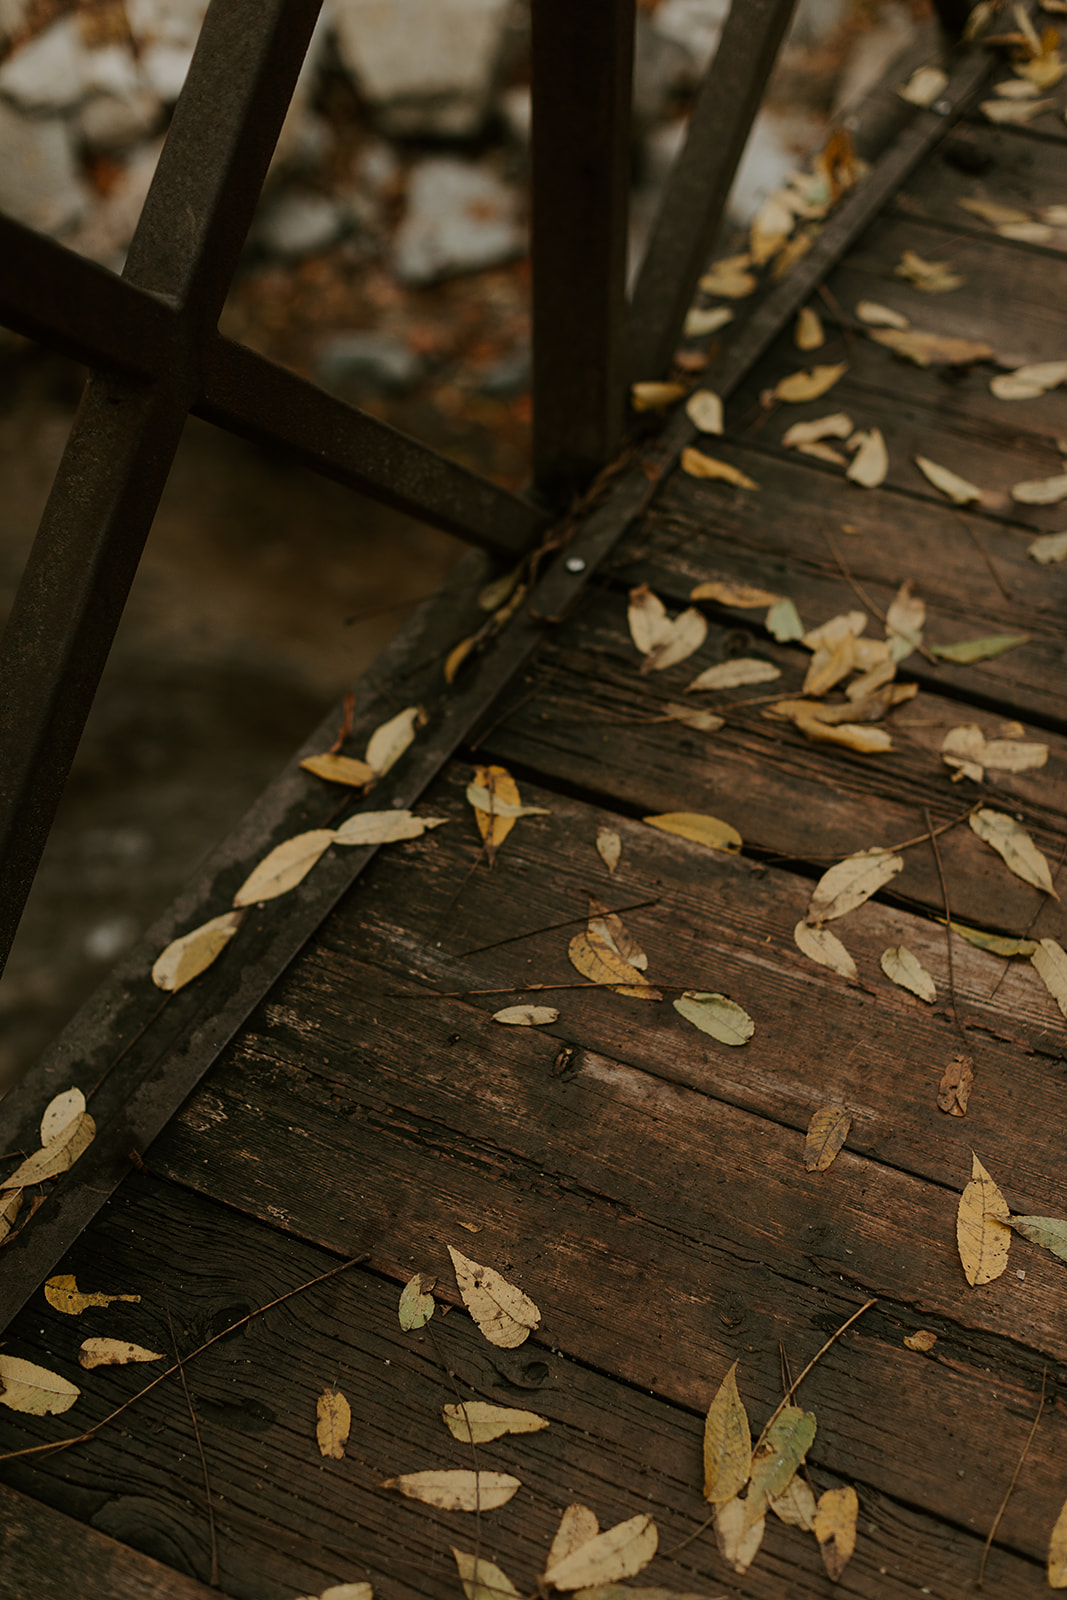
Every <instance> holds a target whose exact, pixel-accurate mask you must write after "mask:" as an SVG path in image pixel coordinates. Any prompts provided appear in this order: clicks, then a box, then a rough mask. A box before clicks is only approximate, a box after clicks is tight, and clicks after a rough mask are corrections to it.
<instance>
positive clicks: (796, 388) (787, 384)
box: [773, 361, 848, 405]
mask: <svg viewBox="0 0 1067 1600" xmlns="http://www.w3.org/2000/svg"><path fill="white" fill-rule="evenodd" d="M847 371H848V362H847V361H840V362H838V363H837V365H836V366H829V367H813V368H812V370H811V371H810V372H792V373H790V375H789V377H788V378H781V379H780V380H779V381H778V383H776V384H775V386H774V390H773V394H774V398H775V399H776V400H785V401H787V402H788V403H789V404H790V405H800V404H802V403H803V402H804V401H805V400H817V399H818V398H819V396H820V395H823V394H826V392H827V390H829V389H832V388H833V386H834V384H835V383H838V382H839V381H840V380H841V379H842V378H843V377H844V375H845V373H846V372H847Z"/></svg>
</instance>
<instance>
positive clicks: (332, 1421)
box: [315, 1389, 352, 1461]
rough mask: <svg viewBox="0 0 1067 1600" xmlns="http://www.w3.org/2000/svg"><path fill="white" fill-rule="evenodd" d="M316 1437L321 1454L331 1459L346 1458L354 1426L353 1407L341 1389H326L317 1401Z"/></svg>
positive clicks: (339, 1459)
mask: <svg viewBox="0 0 1067 1600" xmlns="http://www.w3.org/2000/svg"><path fill="white" fill-rule="evenodd" d="M315 1419H316V1420H315V1438H316V1441H317V1442H318V1446H319V1454H320V1455H321V1456H324V1457H326V1458H328V1459H329V1460H331V1461H341V1460H343V1458H344V1453H345V1445H346V1444H347V1443H348V1435H349V1432H350V1431H351V1427H352V1408H351V1406H350V1405H349V1403H348V1401H347V1400H346V1399H345V1397H344V1395H343V1394H342V1393H341V1391H340V1389H324V1390H323V1391H322V1393H321V1394H320V1395H319V1398H318V1400H317V1401H316V1403H315Z"/></svg>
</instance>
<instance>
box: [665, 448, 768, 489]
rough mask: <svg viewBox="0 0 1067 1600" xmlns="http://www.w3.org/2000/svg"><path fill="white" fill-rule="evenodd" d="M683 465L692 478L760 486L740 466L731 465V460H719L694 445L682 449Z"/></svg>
mask: <svg viewBox="0 0 1067 1600" xmlns="http://www.w3.org/2000/svg"><path fill="white" fill-rule="evenodd" d="M681 467H682V471H683V472H686V473H688V474H689V476H690V477H691V478H721V479H722V480H723V481H724V482H725V483H732V484H734V485H735V487H736V488H738V489H758V488H759V484H758V483H753V481H752V479H751V478H750V477H748V476H747V474H746V473H744V472H742V471H741V468H740V467H734V466H731V464H730V462H729V461H717V460H716V459H715V457H714V456H706V455H705V454H704V452H703V451H702V450H695V449H694V448H693V446H692V445H687V446H686V448H685V449H684V450H683V451H682V456H681Z"/></svg>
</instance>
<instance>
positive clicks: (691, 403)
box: [685, 389, 723, 433]
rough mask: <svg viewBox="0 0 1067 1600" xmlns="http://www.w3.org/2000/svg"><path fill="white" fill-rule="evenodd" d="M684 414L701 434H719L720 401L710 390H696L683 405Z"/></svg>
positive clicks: (720, 428) (720, 420) (720, 419)
mask: <svg viewBox="0 0 1067 1600" xmlns="http://www.w3.org/2000/svg"><path fill="white" fill-rule="evenodd" d="M685 414H686V416H687V417H688V418H689V420H690V422H691V423H692V424H693V427H694V428H697V429H699V431H700V432H701V433H721V432H722V429H723V417H722V401H721V400H720V399H719V396H718V395H717V394H714V393H713V392H712V391H711V390H710V389H697V390H695V391H694V392H693V393H692V394H691V395H690V396H689V399H688V400H687V401H686V403H685Z"/></svg>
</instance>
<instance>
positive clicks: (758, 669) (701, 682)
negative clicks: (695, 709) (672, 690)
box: [685, 656, 782, 694]
mask: <svg viewBox="0 0 1067 1600" xmlns="http://www.w3.org/2000/svg"><path fill="white" fill-rule="evenodd" d="M781 676H782V674H781V671H780V670H779V668H778V667H776V666H774V665H773V664H772V663H771V662H770V661H761V660H759V658H758V657H756V656H735V658H734V659H733V660H732V661H720V662H719V664H718V665H717V666H714V667H708V668H707V669H706V670H705V671H704V672H702V673H701V674H700V677H699V678H694V679H693V681H692V683H690V684H687V686H686V691H685V692H686V694H691V693H692V692H693V691H694V690H695V689H741V688H744V687H745V685H746V684H752V683H770V682H771V681H772V680H773V679H774V678H780V677H781Z"/></svg>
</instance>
